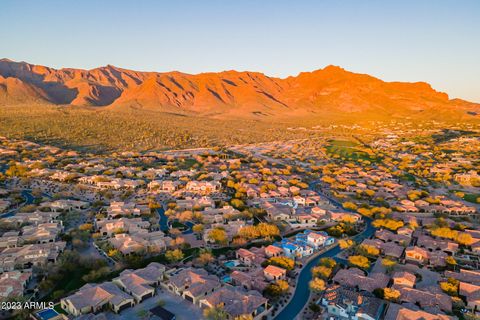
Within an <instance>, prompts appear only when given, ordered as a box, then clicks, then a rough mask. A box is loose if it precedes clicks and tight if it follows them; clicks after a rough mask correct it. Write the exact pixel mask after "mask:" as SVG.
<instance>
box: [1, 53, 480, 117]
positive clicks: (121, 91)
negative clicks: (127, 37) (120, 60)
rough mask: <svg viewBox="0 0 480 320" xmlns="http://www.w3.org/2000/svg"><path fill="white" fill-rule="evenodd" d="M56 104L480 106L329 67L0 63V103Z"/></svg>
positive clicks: (284, 108) (341, 108)
mask: <svg viewBox="0 0 480 320" xmlns="http://www.w3.org/2000/svg"><path fill="white" fill-rule="evenodd" d="M28 103H35V104H53V105H70V106H72V107H96V108H105V109H109V110H115V109H124V108H133V109H148V110H158V111H162V112H172V113H180V114H199V115H206V116H212V117H221V118H222V117H248V118H257V119H262V118H272V117H292V116H310V115H322V114H351V115H354V116H359V115H363V114H377V115H384V116H392V117H394V116H400V117H405V116H412V117H413V116H423V115H424V116H428V115H432V114H445V116H446V117H448V116H449V114H452V113H454V114H457V115H461V116H462V117H475V118H476V117H479V116H478V114H480V104H476V103H471V102H468V101H464V100H461V99H449V97H448V95H447V94H445V93H442V92H438V91H435V90H434V89H433V88H432V87H431V86H430V85H429V84H427V83H425V82H415V83H408V82H385V81H382V80H380V79H377V78H375V77H372V76H369V75H366V74H358V73H353V72H349V71H346V70H344V69H342V68H340V67H337V66H327V67H325V68H324V69H320V70H316V71H313V72H302V73H300V74H299V75H298V76H295V77H294V76H291V77H287V78H283V79H281V78H274V77H269V76H266V75H264V74H262V73H258V72H238V71H224V72H218V73H201V74H195V75H192V74H186V73H181V72H176V71H174V72H164V73H159V72H140V71H133V70H127V69H122V68H118V67H115V66H111V65H107V66H105V67H100V68H95V69H91V70H82V69H72V68H63V69H54V68H49V67H45V66H40V65H33V64H29V63H25V62H14V61H11V60H8V59H1V60H0V105H19V106H20V105H22V106H23V105H25V104H28Z"/></svg>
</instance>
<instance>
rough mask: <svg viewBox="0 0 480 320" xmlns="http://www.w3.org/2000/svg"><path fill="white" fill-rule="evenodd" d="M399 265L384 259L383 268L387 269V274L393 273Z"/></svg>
mask: <svg viewBox="0 0 480 320" xmlns="http://www.w3.org/2000/svg"><path fill="white" fill-rule="evenodd" d="M396 265H397V262H395V261H393V260H390V259H382V266H384V267H385V269H387V272H389V273H390V272H392V271H393V269H394V268H395V266H396Z"/></svg>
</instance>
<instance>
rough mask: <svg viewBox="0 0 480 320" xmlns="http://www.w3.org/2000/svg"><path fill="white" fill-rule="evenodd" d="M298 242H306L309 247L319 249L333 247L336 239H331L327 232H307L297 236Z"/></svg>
mask: <svg viewBox="0 0 480 320" xmlns="http://www.w3.org/2000/svg"><path fill="white" fill-rule="evenodd" d="M296 241H297V242H303V241H306V243H307V244H308V245H309V246H311V247H313V248H315V249H318V248H319V247H324V246H329V245H332V244H333V243H334V242H335V238H333V237H330V236H329V235H328V234H327V233H326V232H325V231H312V230H305V231H304V232H303V233H298V234H297V235H296Z"/></svg>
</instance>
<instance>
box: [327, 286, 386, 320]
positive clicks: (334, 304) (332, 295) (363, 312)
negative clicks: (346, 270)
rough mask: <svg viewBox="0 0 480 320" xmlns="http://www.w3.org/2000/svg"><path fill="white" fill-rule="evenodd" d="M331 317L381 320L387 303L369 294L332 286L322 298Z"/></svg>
mask: <svg viewBox="0 0 480 320" xmlns="http://www.w3.org/2000/svg"><path fill="white" fill-rule="evenodd" d="M320 301H321V304H322V305H323V306H324V307H326V309H327V313H328V314H329V315H332V316H335V317H340V318H346V319H362V320H379V319H381V316H382V314H383V311H384V309H385V303H384V302H383V301H382V300H380V299H378V298H375V297H374V296H373V294H371V293H368V292H355V291H353V290H350V289H348V288H344V287H342V286H339V285H331V286H329V287H328V288H327V289H325V292H324V293H323V296H322V298H321V300H320Z"/></svg>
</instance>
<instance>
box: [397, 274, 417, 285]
mask: <svg viewBox="0 0 480 320" xmlns="http://www.w3.org/2000/svg"><path fill="white" fill-rule="evenodd" d="M392 279H393V284H395V285H398V286H406V287H410V288H413V287H414V286H415V282H416V280H417V278H416V277H415V275H414V274H412V273H410V272H406V271H397V272H395V273H394V274H393V276H392Z"/></svg>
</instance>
